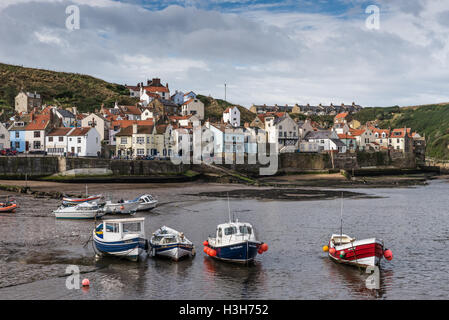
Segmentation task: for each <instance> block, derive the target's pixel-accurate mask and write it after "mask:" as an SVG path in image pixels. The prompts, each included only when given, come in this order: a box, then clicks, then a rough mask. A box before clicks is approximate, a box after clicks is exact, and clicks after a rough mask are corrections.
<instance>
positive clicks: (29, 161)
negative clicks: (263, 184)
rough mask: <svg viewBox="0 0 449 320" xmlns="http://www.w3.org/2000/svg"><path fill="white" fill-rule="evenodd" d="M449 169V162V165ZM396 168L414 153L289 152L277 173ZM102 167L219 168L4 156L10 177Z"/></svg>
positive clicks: (1, 165) (171, 171) (2, 169)
mask: <svg viewBox="0 0 449 320" xmlns="http://www.w3.org/2000/svg"><path fill="white" fill-rule="evenodd" d="M446 165H447V169H448V170H449V163H447V164H446ZM267 166H268V165H260V164H227V165H226V164H223V165H220V167H224V168H227V169H232V170H235V171H238V172H241V173H242V174H246V175H250V176H258V175H259V172H260V168H261V167H267ZM387 166H388V167H392V168H398V169H414V168H415V167H416V164H415V161H414V157H413V155H409V154H405V155H404V154H402V153H394V154H393V153H392V154H388V153H383V152H378V153H374V152H373V153H357V154H314V153H285V154H281V155H280V156H279V158H278V163H277V166H275V168H276V169H277V170H275V171H276V174H285V173H287V174H288V173H299V172H310V171H315V172H316V171H328V170H340V169H342V170H347V171H349V170H352V169H360V168H366V167H370V168H372V167H378V168H382V167H387ZM94 168H102V169H105V170H108V171H109V170H110V171H112V175H114V176H164V175H166V176H169V175H181V174H183V173H185V172H186V171H188V170H193V171H196V172H199V173H214V172H217V170H216V168H215V169H214V168H213V167H209V166H206V165H203V164H202V165H198V164H180V165H175V164H173V163H172V162H171V161H158V160H109V159H98V158H64V157H50V156H45V157H44V156H36V157H34V156H33V157H22V156H18V157H0V176H2V177H4V178H6V177H10V178H14V177H15V178H24V177H25V175H27V176H28V177H30V178H31V177H43V176H49V175H53V174H57V173H62V172H67V171H70V170H76V169H94Z"/></svg>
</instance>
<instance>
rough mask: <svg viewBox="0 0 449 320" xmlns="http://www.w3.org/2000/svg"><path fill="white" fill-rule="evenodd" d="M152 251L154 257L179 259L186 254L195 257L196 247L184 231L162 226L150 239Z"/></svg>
mask: <svg viewBox="0 0 449 320" xmlns="http://www.w3.org/2000/svg"><path fill="white" fill-rule="evenodd" d="M150 252H151V256H153V257H154V256H161V257H167V258H171V259H173V260H175V261H178V260H179V259H181V258H183V257H186V256H189V257H193V256H194V255H195V247H194V245H193V243H192V242H191V241H190V240H189V239H187V238H186V237H185V235H184V233H182V232H179V231H176V230H174V229H172V228H169V227H166V226H162V227H161V228H159V229H158V230H157V231H156V232H154V233H153V236H152V237H151V239H150Z"/></svg>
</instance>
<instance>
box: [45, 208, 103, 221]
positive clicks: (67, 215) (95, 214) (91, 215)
mask: <svg viewBox="0 0 449 320" xmlns="http://www.w3.org/2000/svg"><path fill="white" fill-rule="evenodd" d="M53 213H54V215H55V217H56V219H95V218H100V217H102V216H103V215H104V212H101V211H87V212H86V211H83V212H76V211H57V210H56V211H53Z"/></svg>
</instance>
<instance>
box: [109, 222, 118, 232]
mask: <svg viewBox="0 0 449 320" xmlns="http://www.w3.org/2000/svg"><path fill="white" fill-rule="evenodd" d="M106 232H111V233H118V232H119V224H118V223H106Z"/></svg>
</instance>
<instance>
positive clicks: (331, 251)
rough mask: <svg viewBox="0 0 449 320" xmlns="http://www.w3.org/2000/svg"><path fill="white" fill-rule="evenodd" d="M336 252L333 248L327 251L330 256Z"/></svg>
mask: <svg viewBox="0 0 449 320" xmlns="http://www.w3.org/2000/svg"><path fill="white" fill-rule="evenodd" d="M336 251H337V250H335V248H330V249H329V253H330V254H335V252H336Z"/></svg>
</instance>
